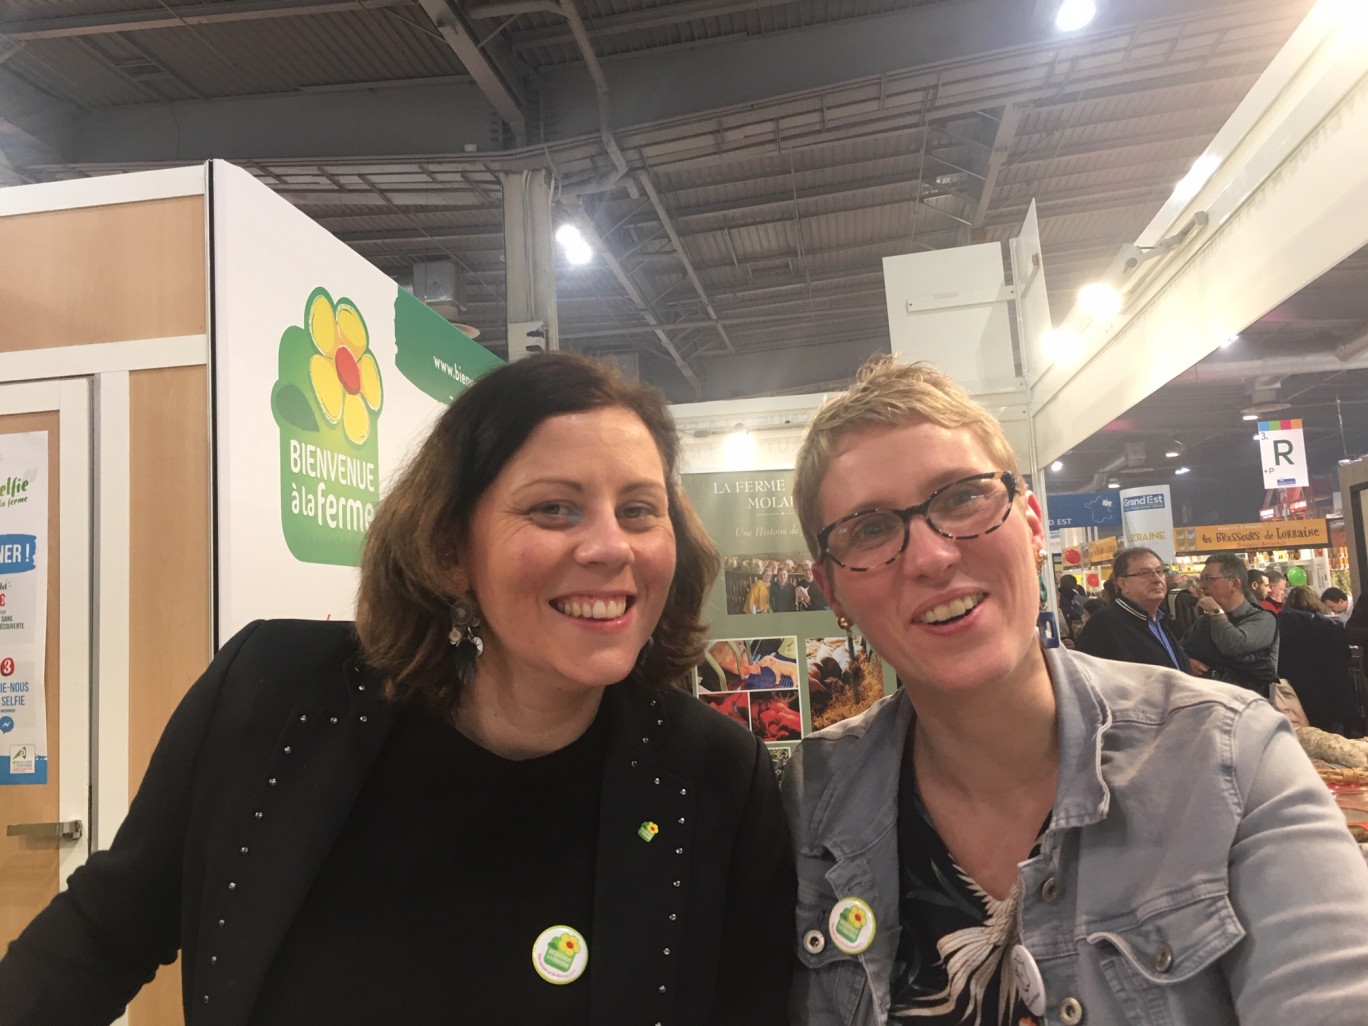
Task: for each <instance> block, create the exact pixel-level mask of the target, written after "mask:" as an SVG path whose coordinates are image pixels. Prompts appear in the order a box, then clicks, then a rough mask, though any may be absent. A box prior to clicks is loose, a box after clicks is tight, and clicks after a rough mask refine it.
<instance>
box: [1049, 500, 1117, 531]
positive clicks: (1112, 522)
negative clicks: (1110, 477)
mask: <svg viewBox="0 0 1368 1026" xmlns="http://www.w3.org/2000/svg"><path fill="white" fill-rule="evenodd" d="M1048 503H1049V507H1050V530H1051V531H1057V530H1059V529H1060V528H1061V527H1119V526H1121V502H1120V499H1119V498H1118V497H1117V494H1116V492H1114V491H1112V492H1072V493H1065V494H1063V495H1050V496H1049V499H1048Z"/></svg>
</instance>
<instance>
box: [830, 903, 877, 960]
mask: <svg viewBox="0 0 1368 1026" xmlns="http://www.w3.org/2000/svg"><path fill="white" fill-rule="evenodd" d="M827 934H828V935H829V936H830V937H831V943H833V944H835V945H836V948H837V950H839V951H843V952H845V953H846V954H847V955H858V954H860V952H862V951H864V950H865V949H867V948H868V947H869V945H871V944H873V943H874V911H873V909H871V908H870V907H869V906H868V905H867V904H865V903H864V902H863V901H861V900H860V899H859V898H842V899H841V900H840V901H838V902H836V904H835V905H833V906H832V908H831V916H830V918H829V919H828V920H827Z"/></svg>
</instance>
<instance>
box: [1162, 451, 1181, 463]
mask: <svg viewBox="0 0 1368 1026" xmlns="http://www.w3.org/2000/svg"><path fill="white" fill-rule="evenodd" d="M1181 455H1183V451H1182V450H1181V449H1170V450H1168V451H1167V452H1166V453H1164V459H1166V460H1176V459H1177V458H1178V457H1179V456H1181Z"/></svg>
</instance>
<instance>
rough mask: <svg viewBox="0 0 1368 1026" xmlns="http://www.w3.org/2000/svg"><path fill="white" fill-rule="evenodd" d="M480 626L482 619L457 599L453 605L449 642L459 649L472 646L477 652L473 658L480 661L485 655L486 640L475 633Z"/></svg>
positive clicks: (448, 635)
mask: <svg viewBox="0 0 1368 1026" xmlns="http://www.w3.org/2000/svg"><path fill="white" fill-rule="evenodd" d="M478 626H480V617H479V615H478V614H477V613H476V612H475V610H474V609H473V608H472V607H470V606H468V605H466V604H465V602H463V601H462V600H461V599H456V600H455V601H454V602H452V603H451V630H450V631H449V632H448V633H447V641H449V642H451V644H453V645H456V646H457V647H458V649H459V647H461V646H464V645H470V646H471V647H473V648H474V650H475V655H474V656H472V657H471V658H473V659H478V658H479V657H480V656H482V655H484V639H483V638H481V637H480V635H479V634H477V633H476V632H475V628H476V627H478Z"/></svg>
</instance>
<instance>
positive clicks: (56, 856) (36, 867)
mask: <svg viewBox="0 0 1368 1026" xmlns="http://www.w3.org/2000/svg"><path fill="white" fill-rule="evenodd" d="M34 431H38V432H46V433H47V450H48V467H47V469H48V475H47V486H48V487H47V491H48V509H47V528H48V539H47V542H48V544H47V549H46V573H47V602H46V607H47V608H46V619H47V633H46V639H45V667H44V685H45V686H44V700H45V703H46V711H47V757H48V764H47V772H48V776H47V782H46V783H42V784H12V785H6V786H0V824H2V825H3V826H4V827H5V829H4V830H0V950H3V947H4V946H5V945H8V943H9V942H10V941H11V940H13V939H14V937H15V936H17V935H18V934H19V932H20V931H21V930H22V929H23V928H24V926H25V925H26V924H27V923H28V921H29V920H31V919H32V918H33V916H34V915H36V914H37V913H38V912H39V911H40V910H41V909H42V908H43V907H44V906H45V905H46V904H47V903H48V902H49V901H51V900H52V898H53V896H54V895H55V894H56V893H57V892H58V890H59V888H60V887H61V885H62V884H63V883H64V881H65V880H66V877H67V876H68V875H70V873H71V872H72V871H73V870H74V869H75V868H76V867H77V866H78V865H80V864H81V862H83V861H84V860H85V857H86V855H87V852H88V848H87V842H86V838H85V836H84V827H85V824H86V822H87V821H88V801H89V798H88V795H89V781H90V749H89V694H90V692H89V687H90V671H89V644H90V624H89V615H88V601H89V590H88V580H89V568H90V542H91V532H90V518H89V510H90V505H89V498H90V496H89V483H88V482H89V472H90V436H89V389H88V383H87V381H86V380H85V379H73V380H68V381H60V382H57V381H53V382H34V383H30V384H24V385H5V386H0V435H6V434H22V433H26V432H34ZM64 489H65V491H64ZM3 647H4V638H3V634H0V649H3ZM4 660H5V655H4V652H3V651H0V664H3V663H4ZM73 689H74V690H75V694H74V696H73ZM73 697H74V700H73ZM64 717H65V719H64ZM75 821H79V822H80V824H81V836H80V837H79V838H77V837H62V836H60V835H59V833H58V832H57V827H56V825H57V824H59V823H63V822H66V823H71V822H75ZM45 828H46V832H42V831H43V830H44V829H45Z"/></svg>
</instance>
